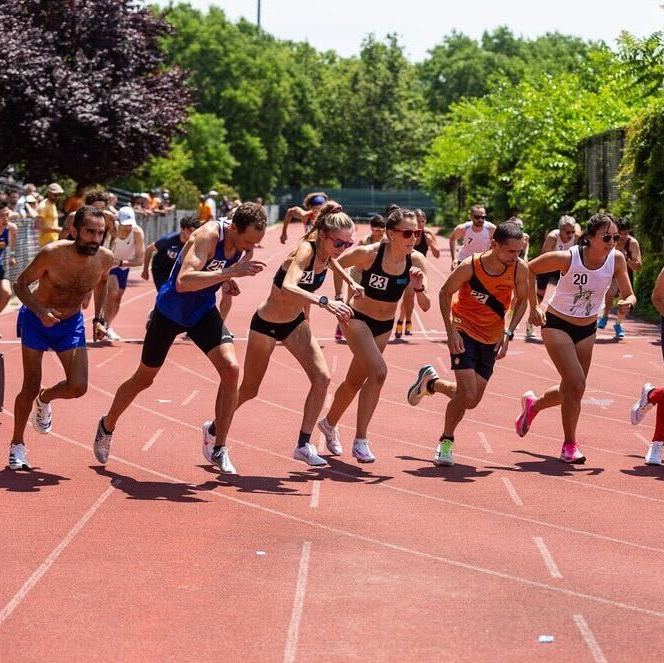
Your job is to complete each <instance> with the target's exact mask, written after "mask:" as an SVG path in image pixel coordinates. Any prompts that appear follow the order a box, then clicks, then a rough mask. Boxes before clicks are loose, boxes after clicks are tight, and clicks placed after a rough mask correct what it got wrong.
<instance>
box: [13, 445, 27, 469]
mask: <svg viewBox="0 0 664 663" xmlns="http://www.w3.org/2000/svg"><path fill="white" fill-rule="evenodd" d="M26 452H27V449H26V448H25V444H23V442H21V443H20V444H11V445H10V446H9V469H10V470H31V469H32V465H30V463H28V456H27V453H26Z"/></svg>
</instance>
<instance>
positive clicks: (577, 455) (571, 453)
mask: <svg viewBox="0 0 664 663" xmlns="http://www.w3.org/2000/svg"><path fill="white" fill-rule="evenodd" d="M560 460H562V461H563V463H578V464H579V465H583V463H585V462H586V457H585V456H584V455H583V454H582V453H581V449H579V446H578V445H577V443H576V442H563V448H562V449H561V450H560Z"/></svg>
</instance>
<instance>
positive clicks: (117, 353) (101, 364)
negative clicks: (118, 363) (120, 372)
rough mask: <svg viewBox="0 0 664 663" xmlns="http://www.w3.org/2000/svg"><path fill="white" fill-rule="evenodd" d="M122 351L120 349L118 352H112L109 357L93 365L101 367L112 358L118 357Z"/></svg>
mask: <svg viewBox="0 0 664 663" xmlns="http://www.w3.org/2000/svg"><path fill="white" fill-rule="evenodd" d="M123 352H124V350H120V351H119V352H116V353H115V354H112V355H111V356H110V357H107V358H106V359H104V361H102V362H100V363H98V364H97V365H96V366H95V368H101V367H102V366H106V364H108V363H109V362H111V361H113V360H114V359H117V357H119V356H120V355H121V354H122V353H123Z"/></svg>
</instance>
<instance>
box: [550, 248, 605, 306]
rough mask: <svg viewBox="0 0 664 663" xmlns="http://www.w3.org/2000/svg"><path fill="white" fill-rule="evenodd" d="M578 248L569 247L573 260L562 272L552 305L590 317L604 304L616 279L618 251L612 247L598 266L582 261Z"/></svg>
mask: <svg viewBox="0 0 664 663" xmlns="http://www.w3.org/2000/svg"><path fill="white" fill-rule="evenodd" d="M579 249H580V247H579V246H578V245H575V246H573V247H572V248H571V249H570V250H569V252H570V253H571V254H572V262H571V264H570V266H569V269H568V270H567V271H566V272H565V273H564V274H561V276H560V280H559V281H558V285H557V286H556V291H555V292H554V293H553V297H552V298H551V301H550V302H549V305H550V306H551V307H552V308H554V309H555V310H556V311H559V312H560V313H564V314H565V315H569V316H570V317H572V318H588V317H590V316H596V315H597V314H598V313H599V312H600V310H601V309H602V308H603V307H604V295H605V294H606V291H607V290H608V289H609V286H610V285H611V279H613V272H614V269H615V257H616V251H615V249H613V250H612V251H611V253H609V255H608V256H607V257H606V260H605V261H604V264H603V265H602V266H601V267H599V268H598V269H588V268H587V267H585V265H584V264H583V262H581V255H580V253H579Z"/></svg>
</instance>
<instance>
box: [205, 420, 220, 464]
mask: <svg viewBox="0 0 664 663" xmlns="http://www.w3.org/2000/svg"><path fill="white" fill-rule="evenodd" d="M210 426H212V422H211V421H206V422H205V423H204V424H203V456H204V457H205V460H207V462H208V463H212V462H213V460H212V452H213V451H214V445H215V444H217V436H216V435H212V433H210Z"/></svg>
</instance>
